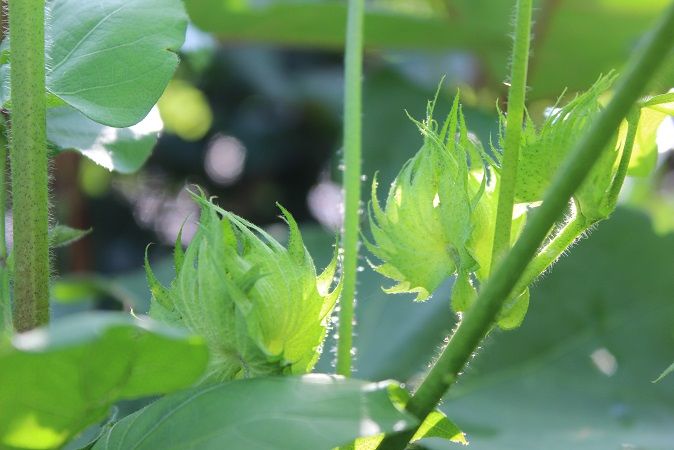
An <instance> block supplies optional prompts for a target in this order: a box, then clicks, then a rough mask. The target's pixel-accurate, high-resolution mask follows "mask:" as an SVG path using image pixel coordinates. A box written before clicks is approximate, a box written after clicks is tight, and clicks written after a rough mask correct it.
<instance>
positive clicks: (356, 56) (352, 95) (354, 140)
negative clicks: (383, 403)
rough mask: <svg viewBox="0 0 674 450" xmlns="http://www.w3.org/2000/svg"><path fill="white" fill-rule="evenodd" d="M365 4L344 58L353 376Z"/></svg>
mask: <svg viewBox="0 0 674 450" xmlns="http://www.w3.org/2000/svg"><path fill="white" fill-rule="evenodd" d="M364 10H365V2H364V0H349V12H348V17H347V24H346V53H345V57H344V165H345V168H344V194H345V202H344V234H343V239H342V241H343V248H344V265H343V267H342V270H343V276H344V289H343V291H342V299H341V302H340V310H339V340H338V342H337V373H338V374H339V375H343V376H345V377H348V376H351V351H352V346H353V321H354V313H353V311H354V303H355V296H356V273H357V266H358V239H359V229H360V227H359V222H360V213H359V210H360V184H361V179H360V178H361V161H360V160H361V156H360V154H361V120H362V119H361V116H362V94H361V80H362V78H363V16H364Z"/></svg>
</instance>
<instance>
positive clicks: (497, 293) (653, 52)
mask: <svg viewBox="0 0 674 450" xmlns="http://www.w3.org/2000/svg"><path fill="white" fill-rule="evenodd" d="M673 45H674V3H672V4H671V5H670V7H669V9H667V11H666V12H665V13H664V14H663V16H662V18H661V20H660V21H659V23H658V25H657V27H656V28H655V29H654V30H653V32H652V33H651V34H650V35H649V37H648V39H647V40H646V43H645V45H644V46H643V47H642V48H640V49H638V51H637V52H636V53H635V54H634V56H633V57H632V58H631V60H630V62H629V64H628V67H627V70H626V72H625V74H624V76H623V77H621V79H620V81H619V84H618V86H617V87H616V90H615V95H614V96H613V98H612V99H611V101H610V102H609V104H608V105H607V107H606V109H604V110H603V111H602V112H601V114H600V115H599V116H598V117H597V119H596V120H595V121H594V123H593V124H592V126H591V127H590V129H589V130H587V132H586V133H584V134H583V135H582V136H581V137H580V139H579V141H578V142H577V143H576V145H574V147H573V149H572V151H571V154H570V155H569V156H568V158H567V159H566V160H565V162H564V164H563V165H562V167H561V169H560V170H559V172H558V173H557V174H556V176H555V177H554V179H553V180H552V184H551V186H550V188H549V189H548V190H547V191H546V193H545V196H544V200H543V204H542V205H541V206H540V207H539V208H538V210H536V211H535V212H534V213H533V214H532V217H531V220H530V221H529V222H528V223H527V225H526V227H525V229H524V231H523V232H522V236H521V237H520V238H519V239H518V241H517V242H516V243H515V245H514V246H513V248H512V250H511V251H510V252H509V253H508V254H507V256H506V257H505V258H504V259H503V260H502V261H501V262H500V263H498V265H497V267H496V270H495V271H494V273H493V275H492V276H491V277H490V278H489V279H488V280H487V282H486V283H485V285H484V287H483V289H481V291H480V293H479V294H478V297H477V299H476V300H475V303H474V304H473V306H472V307H471V308H470V309H469V310H468V311H467V312H466V315H465V317H464V319H463V321H462V322H461V323H460V325H459V326H458V327H457V329H456V332H455V333H454V335H453V336H452V337H451V340H450V342H449V344H448V345H447V347H446V348H445V350H444V351H443V352H442V354H441V355H440V357H439V358H438V360H437V361H436V363H435V365H434V366H433V368H432V369H431V371H430V372H429V373H428V375H427V376H426V378H425V379H424V381H423V382H422V383H421V385H420V386H419V388H418V389H417V391H416V392H415V394H414V395H413V396H412V398H411V399H410V401H409V402H408V403H407V406H406V409H407V410H408V411H409V412H410V413H412V414H413V415H415V416H416V417H418V418H419V419H420V420H423V419H425V418H426V416H427V415H428V414H429V413H430V412H431V411H433V409H434V408H435V407H436V405H437V404H438V402H439V401H440V399H441V398H442V397H443V396H444V395H445V393H446V392H447V391H448V390H449V388H450V387H451V385H452V384H453V383H454V382H455V381H456V379H457V377H458V374H459V373H460V372H461V371H462V370H463V369H464V367H465V365H466V363H467V362H468V360H469V359H470V357H471V355H472V354H473V353H474V352H475V350H476V349H477V348H478V346H479V345H480V342H481V341H482V340H483V339H484V338H485V336H486V335H487V333H488V332H489V330H490V329H491V327H492V325H493V323H494V320H495V319H496V316H497V314H498V313H499V311H500V310H501V307H502V304H503V301H504V300H505V299H507V298H509V295H510V293H511V292H512V290H513V288H514V287H515V285H516V284H517V282H518V281H519V279H520V278H521V276H522V274H523V273H524V271H525V269H526V267H527V265H528V264H529V262H530V261H532V259H533V258H534V256H535V255H536V252H537V251H538V249H539V248H540V246H541V244H542V243H543V240H544V239H545V237H546V236H547V234H548V232H549V231H550V229H551V227H552V226H553V225H554V224H555V222H557V221H558V220H559V219H560V218H561V216H562V214H563V213H564V211H565V209H566V208H567V205H568V202H569V201H570V199H571V196H572V195H573V193H574V192H575V191H576V189H578V187H579V186H580V185H581V184H582V182H583V181H584V180H585V178H586V177H587V175H588V174H589V172H590V170H591V169H592V167H593V166H594V164H595V163H596V162H597V160H598V159H599V157H600V156H601V152H602V151H603V150H604V148H605V146H606V144H607V143H608V141H609V139H610V138H611V136H612V134H613V133H614V132H615V130H616V129H617V128H618V126H619V125H620V122H621V121H622V119H623V118H624V117H625V115H626V114H628V112H629V110H630V108H631V107H632V105H633V104H634V102H635V101H636V100H637V99H638V97H639V96H640V95H641V93H642V91H643V90H644V88H645V86H646V85H647V83H648V81H649V80H650V78H651V77H652V76H653V75H654V74H655V72H656V71H657V68H658V67H659V66H660V64H661V63H662V62H663V61H664V58H663V55H666V54H667V53H668V52H669V51H670V50H671V48H672V46H673ZM415 432H416V430H414V429H413V430H409V431H405V432H401V433H396V434H392V435H390V436H388V437H387V438H386V439H384V441H383V442H382V443H381V444H380V446H379V448H380V449H387V450H392V449H393V450H395V449H404V448H405V446H406V445H407V443H408V442H409V440H410V439H411V437H412V436H413V435H414V433H415Z"/></svg>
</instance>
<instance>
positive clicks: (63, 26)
mask: <svg viewBox="0 0 674 450" xmlns="http://www.w3.org/2000/svg"><path fill="white" fill-rule="evenodd" d="M47 17H48V23H47V28H46V29H47V36H46V40H47V42H49V43H50V45H49V46H48V47H47V60H48V61H49V65H48V71H47V90H48V91H49V92H50V93H52V94H54V95H56V96H57V97H59V98H60V99H62V100H64V101H65V102H66V103H68V104H69V105H70V106H72V107H74V108H76V109H78V110H80V111H81V112H82V113H84V114H85V115H86V116H88V117H89V118H91V119H93V120H94V121H96V122H99V123H103V124H106V125H110V126H114V127H127V126H131V125H133V124H135V123H137V122H139V121H140V120H141V119H143V117H145V116H147V114H148V113H149V112H150V109H151V108H152V106H154V104H155V103H156V102H157V100H158V99H159V97H160V96H161V93H162V92H163V90H164V88H165V87H166V84H167V83H168V81H169V80H170V78H171V76H172V75H173V72H174V70H175V68H176V66H177V64H178V57H177V55H176V54H175V53H174V51H176V50H178V49H179V48H180V46H181V45H182V43H183V40H184V36H185V29H186V26H187V17H186V14H185V11H184V7H183V4H182V1H181V0H98V1H95V2H82V1H80V0H52V1H51V2H49V14H48V16H47Z"/></svg>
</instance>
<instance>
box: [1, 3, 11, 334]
mask: <svg viewBox="0 0 674 450" xmlns="http://www.w3.org/2000/svg"><path fill="white" fill-rule="evenodd" d="M1 6H2V5H0V7H1ZM6 209H7V137H6V135H5V130H3V129H0V334H4V333H7V334H9V333H11V331H12V301H11V298H10V294H9V268H8V267H7V256H8V255H7V242H6V240H5V232H6V230H5V215H6Z"/></svg>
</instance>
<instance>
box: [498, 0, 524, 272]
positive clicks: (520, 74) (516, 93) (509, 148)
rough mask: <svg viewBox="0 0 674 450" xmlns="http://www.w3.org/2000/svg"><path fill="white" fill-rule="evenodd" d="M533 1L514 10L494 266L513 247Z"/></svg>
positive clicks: (522, 0)
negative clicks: (512, 232)
mask: <svg viewBox="0 0 674 450" xmlns="http://www.w3.org/2000/svg"><path fill="white" fill-rule="evenodd" d="M532 4H533V0H518V2H517V9H516V14H515V15H516V17H517V23H516V26H515V42H514V46H513V56H512V63H511V64H512V67H511V73H510V83H511V84H510V90H509V93H508V112H507V124H506V135H505V148H504V149H503V157H502V162H501V179H500V183H499V194H498V205H497V207H496V225H495V229H494V244H493V247H492V257H491V268H493V267H494V266H495V265H496V264H497V263H498V261H500V260H501V259H502V258H503V256H504V255H505V254H506V253H507V252H508V249H509V248H510V231H511V228H512V221H513V206H514V203H515V184H516V183H517V164H518V162H519V150H520V143H521V141H522V123H523V122H524V109H525V98H526V93H527V68H528V66H529V47H530V45H531V16H532ZM491 268H490V269H491Z"/></svg>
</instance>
